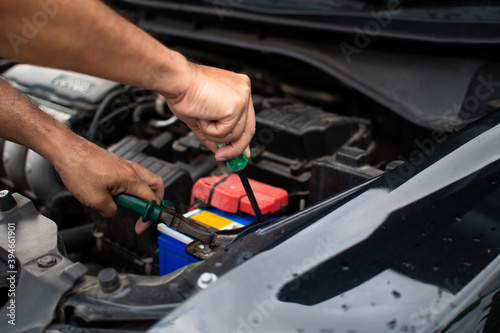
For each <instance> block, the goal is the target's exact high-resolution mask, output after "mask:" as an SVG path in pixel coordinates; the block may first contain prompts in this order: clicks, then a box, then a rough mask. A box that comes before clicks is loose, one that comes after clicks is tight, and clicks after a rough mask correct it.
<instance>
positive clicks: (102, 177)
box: [52, 135, 164, 234]
mask: <svg viewBox="0 0 500 333" xmlns="http://www.w3.org/2000/svg"><path fill="white" fill-rule="evenodd" d="M70 140H71V145H70V146H68V145H64V147H65V148H64V152H63V154H64V156H65V158H55V159H54V158H52V160H53V161H52V162H53V164H54V166H55V168H56V170H57V171H58V172H59V175H60V176H61V179H62V181H63V183H64V185H66V187H67V188H68V190H69V191H70V192H71V193H72V194H73V195H74V196H75V198H76V199H78V200H79V201H80V202H81V203H82V204H84V205H85V206H87V207H90V208H94V209H96V210H97V211H98V212H99V213H101V215H102V216H104V217H112V216H114V215H115V214H116V212H117V206H116V204H115V202H114V201H113V198H112V196H115V195H117V194H120V193H128V194H131V195H134V196H137V197H139V198H142V199H144V200H146V201H152V200H156V201H157V202H158V203H159V202H160V200H161V199H163V194H164V193H163V191H164V189H163V179H162V178H161V177H160V176H158V175H156V174H154V173H152V172H150V171H148V170H147V169H145V168H143V167H142V166H140V165H139V164H137V163H134V162H130V161H126V160H124V159H123V158H121V157H119V156H117V155H115V154H113V153H111V152H109V151H107V150H105V149H102V148H100V147H98V146H96V145H94V144H92V143H90V142H88V141H86V140H84V139H82V138H80V137H77V136H76V135H75V136H74V137H73V138H71V139H70ZM56 156H57V155H56ZM150 224H151V223H142V220H139V221H137V224H136V227H135V231H136V232H137V233H138V234H140V233H142V232H143V231H144V230H145V229H146V228H147V227H148V226H149V225H150Z"/></svg>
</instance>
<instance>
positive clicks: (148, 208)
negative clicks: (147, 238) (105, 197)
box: [113, 193, 173, 222]
mask: <svg viewBox="0 0 500 333" xmlns="http://www.w3.org/2000/svg"><path fill="white" fill-rule="evenodd" d="M113 200H114V201H115V203H116V204H117V205H118V206H119V207H122V208H125V209H127V210H129V211H131V212H134V213H136V214H139V215H141V216H142V220H143V221H144V222H147V221H150V220H151V221H155V222H157V221H158V219H159V218H160V214H161V211H162V209H163V207H167V208H171V209H172V208H173V204H172V203H171V202H170V201H167V200H162V202H161V206H160V205H157V204H156V202H155V201H151V202H147V201H145V200H142V199H140V198H138V197H135V196H133V195H130V194H125V193H121V194H118V195H116V196H114V197H113Z"/></svg>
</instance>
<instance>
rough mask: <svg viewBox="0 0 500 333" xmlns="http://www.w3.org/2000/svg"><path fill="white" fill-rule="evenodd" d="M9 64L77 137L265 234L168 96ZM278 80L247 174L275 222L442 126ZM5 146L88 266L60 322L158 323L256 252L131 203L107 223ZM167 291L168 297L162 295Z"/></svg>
mask: <svg viewBox="0 0 500 333" xmlns="http://www.w3.org/2000/svg"><path fill="white" fill-rule="evenodd" d="M4 69H5V71H4V72H3V77H4V78H5V79H6V80H7V81H8V82H9V83H11V84H12V85H13V86H14V87H15V88H17V89H18V90H19V91H21V92H23V93H24V94H25V95H26V96H28V98H30V99H31V100H33V101H34V102H35V103H37V104H38V105H39V106H40V108H42V109H43V110H44V111H45V112H47V113H49V114H50V115H52V116H53V117H54V118H55V119H57V120H59V121H61V122H63V123H64V124H66V125H67V126H69V127H70V128H71V129H72V130H73V131H74V132H75V133H77V134H79V135H81V136H83V137H85V138H87V139H88V140H90V141H92V142H94V143H95V144H98V145H99V146H101V147H104V148H106V149H108V150H109V151H111V152H113V153H115V154H117V155H119V156H121V157H123V158H124V159H126V160H130V161H134V162H137V163H139V164H141V165H142V166H144V167H146V168H147V169H148V170H150V171H152V172H154V173H156V174H158V175H160V176H161V177H162V178H163V180H164V189H165V199H167V200H168V201H169V202H170V204H171V205H172V206H171V207H172V208H174V209H175V211H176V212H178V213H180V214H184V216H187V217H193V218H197V219H198V221H200V222H202V223H207V224H208V225H211V226H212V227H213V228H216V229H219V228H224V229H235V228H236V229H237V228H243V227H245V228H247V229H245V230H246V233H247V234H248V233H251V232H252V230H258V228H257V229H256V228H255V227H254V228H253V229H252V226H253V225H255V223H256V220H255V216H254V215H253V212H252V210H251V209H250V208H249V207H250V206H249V203H248V198H246V196H245V194H244V192H242V191H241V189H239V190H238V189H237V188H236V189H235V187H238V186H240V185H238V182H239V180H238V179H237V178H236V180H235V179H234V177H232V176H231V173H230V172H229V170H228V169H227V168H226V165H225V163H222V162H219V163H218V162H216V161H215V159H214V156H213V153H211V152H210V151H208V150H207V149H206V148H205V147H204V146H203V145H202V144H201V143H200V142H199V141H198V139H197V138H196V137H195V136H194V135H193V134H192V133H191V132H190V131H189V129H188V127H187V126H186V125H184V124H183V123H182V122H181V121H179V120H178V119H177V118H176V117H175V116H174V115H172V114H171V112H170V111H169V109H168V106H167V105H166V103H165V100H164V99H163V97H161V96H159V95H157V94H156V93H154V92H152V91H148V90H145V89H140V88H135V87H129V86H124V85H121V84H118V83H115V82H111V81H107V80H103V79H99V78H95V77H90V76H87V75H82V74H78V73H73V72H68V71H63V70H55V69H48V68H42V67H37V66H31V65H23V64H14V63H8V64H7V65H5V66H4ZM264 81H265V80H260V81H259V80H258V81H257V83H256V87H255V91H254V94H253V102H254V107H255V110H256V123H257V130H256V134H255V136H254V139H253V141H252V143H251V155H252V157H251V159H250V161H249V163H248V165H247V167H246V168H245V170H246V173H247V175H248V178H249V179H250V180H251V184H252V187H253V188H254V189H255V193H256V197H257V201H258V202H259V206H260V207H261V209H262V210H263V214H264V221H265V223H268V224H270V223H273V221H277V220H279V219H282V218H284V217H287V216H290V215H293V214H297V213H299V212H300V211H302V210H304V209H306V208H308V207H311V206H313V205H315V204H318V203H320V202H321V201H323V200H325V199H327V198H329V197H331V196H334V195H336V194H339V193H342V192H344V191H346V190H349V189H350V188H353V187H355V186H357V185H359V184H361V183H363V182H365V181H367V180H370V179H373V178H375V177H377V176H379V175H381V174H383V173H384V172H385V171H386V170H391V169H392V168H394V167H396V166H397V165H399V164H401V163H402V161H401V160H402V159H405V158H406V157H407V152H409V151H411V150H412V149H414V142H415V139H416V138H418V137H419V136H421V135H424V136H425V135H428V133H429V130H426V129H423V128H421V127H418V126H416V125H413V124H411V123H409V122H408V121H406V120H404V119H402V118H400V117H399V116H396V115H394V114H393V113H391V112H390V111H388V110H386V109H384V108H383V107H381V106H380V105H377V104H376V103H375V102H372V101H369V100H368V99H366V98H365V97H363V96H362V95H357V96H349V98H338V96H335V95H334V94H327V93H324V92H320V91H314V90H307V89H299V88H297V87H295V86H293V85H286V84H282V85H281V88H280V90H279V93H277V88H276V86H275V85H274V82H272V83H266V84H267V86H263V85H264ZM270 92H271V93H270ZM350 94H351V95H352V94H354V92H350ZM389 124H390V125H391V126H389ZM62 144H64V143H62ZM0 155H1V156H2V159H1V163H0V182H1V187H2V188H1V189H2V190H4V189H5V190H8V191H10V192H11V193H15V192H17V193H18V194H15V198H16V200H17V201H18V202H23V205H21V204H18V206H17V207H18V208H17V209H18V210H19V211H21V213H22V214H25V213H23V212H24V210H26V211H29V212H30V213H29V214H31V215H33V216H34V217H33V218H34V219H40V218H42V215H43V219H44V220H45V219H48V220H51V221H53V222H54V223H55V224H56V225H57V232H56V231H55V230H52V233H49V234H48V235H47V237H49V238H52V239H53V240H54V241H55V240H57V246H56V247H57V251H58V252H59V254H56V255H55V257H54V258H55V259H54V260H55V261H56V262H57V261H59V262H60V261H68V262H73V263H77V264H74V265H76V266H74V267H76V268H73V269H74V270H75V272H76V273H74V274H72V275H71V276H72V278H71V280H72V281H74V282H76V281H78V282H77V283H76V284H75V286H73V287H71V283H70V284H69V285H68V286H66V287H61V288H63V289H59V290H58V293H59V294H60V295H63V294H64V295H65V296H64V298H63V300H62V301H61V302H59V304H58V305H57V309H56V313H57V315H56V316H55V318H54V325H53V327H54V328H57V327H66V326H65V325H70V326H71V325H72V326H79V327H80V326H81V327H101V326H102V325H104V326H105V327H111V328H120V329H145V328H147V327H149V326H151V325H152V324H153V323H154V322H155V321H157V320H159V319H161V318H162V317H163V316H164V315H165V314H166V313H168V312H170V311H171V310H172V309H174V308H175V306H176V304H178V303H181V302H182V301H183V300H185V299H186V298H189V297H190V295H192V294H193V293H196V292H197V291H199V290H202V289H204V288H205V287H206V286H207V285H209V284H210V283H211V282H210V281H212V282H213V281H214V279H215V278H216V277H213V276H210V275H206V274H211V273H204V272H209V271H210V270H207V269H206V267H207V266H206V265H213V267H217V268H218V269H219V273H220V272H224V271H227V270H230V269H231V267H233V266H234V265H238V264H241V263H242V262H244V261H245V260H248V259H250V258H251V257H252V253H253V252H251V251H245V249H244V248H243V249H239V250H238V251H237V252H227V251H226V250H227V249H224V251H221V253H217V255H214V256H213V257H210V258H209V260H205V261H203V260H202V261H199V260H198V259H196V258H193V257H192V256H190V255H189V253H186V251H185V250H184V248H185V246H186V244H188V243H189V242H191V241H192V239H187V240H186V239H184V238H183V237H185V236H183V235H182V234H177V235H173V234H172V232H171V230H170V231H169V230H168V228H167V227H166V226H160V225H159V226H158V227H155V226H152V227H151V228H149V229H148V230H146V232H144V233H143V234H141V235H137V234H135V233H134V224H135V222H136V221H137V219H138V217H139V215H138V214H135V213H131V212H129V211H126V210H124V209H122V208H120V209H119V212H118V214H117V215H116V216H115V217H113V218H110V219H105V218H103V217H102V216H100V215H99V214H98V213H97V212H95V211H93V210H91V209H88V208H86V207H84V206H83V205H81V204H80V203H79V202H78V201H77V200H76V199H75V198H74V197H73V196H72V195H71V193H70V192H68V191H67V190H66V189H65V187H64V185H63V184H62V182H61V180H60V178H59V177H58V175H57V173H56V172H55V169H54V168H53V166H52V165H50V163H49V162H48V161H46V160H45V159H44V158H42V157H41V156H40V155H38V154H37V153H35V152H33V151H31V150H29V149H27V148H26V147H23V146H20V145H18V144H15V143H12V142H8V141H4V140H1V141H0ZM88 163H92V160H89V161H88ZM233 176H234V175H233ZM82 181H85V180H82ZM231 191H232V192H231ZM20 195H22V196H20ZM32 206H33V207H35V208H36V210H34V208H33V207H32ZM38 212H39V213H38ZM29 214H28V215H29ZM31 215H29V216H31ZM3 218H7V217H6V216H4V217H3ZM48 220H46V222H45V223H48ZM174 233H175V231H174ZM23 241H24V240H23V239H19V240H18V242H23ZM29 245H30V246H31V247H32V249H33V248H34V249H36V248H37V244H36V243H33V244H29ZM40 246H41V245H40ZM262 246H263V247H265V242H263V243H262ZM38 250H39V251H42V252H39V253H43V250H42V249H41V248H40V249H38ZM51 251H52V252H53V251H54V249H52V250H51ZM51 251H49V252H51ZM35 257H36V258H38V256H35ZM221 257H224V258H226V259H225V260H221V259H220V258H221ZM33 258H34V257H33ZM33 258H32V259H33ZM42 258H45V257H42ZM37 260H38V262H39V261H40V260H42V259H40V258H38V259H37ZM44 260H46V259H44ZM39 265H40V264H39ZM203 265H205V266H203ZM54 267H57V266H54ZM72 267H73V266H72ZM204 267H205V268H204ZM204 274H205V275H204ZM38 283H43V281H42V280H41V279H39V280H38ZM36 287H37V286H36V285H33V286H32V287H30V288H29V289H30V290H32V289H33V288H36ZM3 288H5V286H4V287H3ZM26 288H27V287H26ZM161 288H163V289H165V288H167V289H165V290H168V292H167V293H158V292H157V290H158V289H161ZM124 290H127V293H124V292H123V291H124ZM7 300H8V299H3V300H2V302H3V304H5V302H7ZM92 309H99V311H96V310H92ZM132 309H134V310H133V311H132ZM130 311H132V312H133V315H131V314H130ZM68 327H69V326H68Z"/></svg>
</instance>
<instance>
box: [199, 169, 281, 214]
mask: <svg viewBox="0 0 500 333" xmlns="http://www.w3.org/2000/svg"><path fill="white" fill-rule="evenodd" d="M248 181H249V182H250V186H251V187H252V190H253V192H254V195H255V199H256V200H257V203H258V205H259V208H260V210H261V212H262V214H264V215H266V214H273V213H276V212H279V211H283V210H285V209H286V208H287V207H288V192H287V191H286V190H284V189H282V188H279V187H275V186H271V185H267V184H264V183H261V182H258V181H255V180H252V179H248ZM196 200H199V201H202V202H204V203H206V204H208V205H210V206H213V207H216V208H219V209H221V210H223V211H225V212H229V213H239V212H241V213H246V214H251V215H255V213H254V211H253V209H252V205H251V204H250V200H249V199H248V197H247V195H246V192H245V189H244V188H243V185H242V184H241V180H240V178H239V177H238V175H236V174H231V175H222V176H212V177H204V178H200V179H199V180H198V181H197V182H196V183H195V184H194V187H193V191H192V193H191V205H193V204H194V203H195V201H196Z"/></svg>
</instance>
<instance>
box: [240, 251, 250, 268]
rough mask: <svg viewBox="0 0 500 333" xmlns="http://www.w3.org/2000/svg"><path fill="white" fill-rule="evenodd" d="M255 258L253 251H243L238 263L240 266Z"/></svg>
mask: <svg viewBox="0 0 500 333" xmlns="http://www.w3.org/2000/svg"><path fill="white" fill-rule="evenodd" d="M252 257H253V252H252V251H243V252H241V253H240V255H239V256H238V258H237V259H236V263H237V264H238V265H239V264H241V263H242V262H244V261H247V260H248V259H250V258H252Z"/></svg>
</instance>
